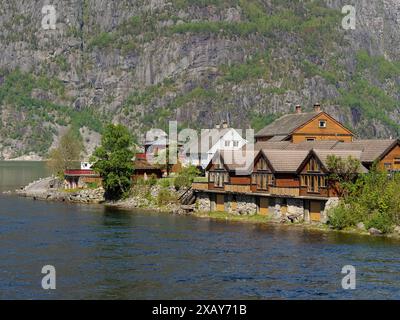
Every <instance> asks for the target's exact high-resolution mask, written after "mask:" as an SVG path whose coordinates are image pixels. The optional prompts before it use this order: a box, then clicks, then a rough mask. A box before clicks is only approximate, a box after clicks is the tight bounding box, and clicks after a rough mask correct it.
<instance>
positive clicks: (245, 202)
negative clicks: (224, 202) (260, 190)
mask: <svg viewBox="0 0 400 320" xmlns="http://www.w3.org/2000/svg"><path fill="white" fill-rule="evenodd" d="M236 202H237V212H238V213H239V214H244V215H254V214H257V204H256V199H255V197H253V196H246V195H237V196H236Z"/></svg>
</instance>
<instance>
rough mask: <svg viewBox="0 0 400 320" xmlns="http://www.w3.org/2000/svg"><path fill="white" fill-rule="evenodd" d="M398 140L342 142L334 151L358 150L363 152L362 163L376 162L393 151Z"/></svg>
mask: <svg viewBox="0 0 400 320" xmlns="http://www.w3.org/2000/svg"><path fill="white" fill-rule="evenodd" d="M398 142H399V141H398V140H356V141H353V142H340V143H338V144H337V145H336V146H335V147H334V150H358V151H362V155H361V161H362V162H369V163H371V162H374V161H375V160H377V159H380V158H381V157H382V156H383V155H384V154H385V152H386V151H388V150H389V149H391V148H392V147H393V146H394V145H395V144H396V143H398Z"/></svg>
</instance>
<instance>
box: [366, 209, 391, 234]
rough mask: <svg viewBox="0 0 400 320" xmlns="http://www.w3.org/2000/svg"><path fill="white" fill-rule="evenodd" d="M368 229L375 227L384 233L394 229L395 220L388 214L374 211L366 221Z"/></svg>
mask: <svg viewBox="0 0 400 320" xmlns="http://www.w3.org/2000/svg"><path fill="white" fill-rule="evenodd" d="M365 226H366V228H367V229H370V228H375V229H378V230H380V231H382V232H383V233H390V232H391V231H393V222H392V220H391V219H390V217H389V216H388V215H387V214H384V213H380V212H374V213H373V214H372V216H371V217H370V218H369V220H368V221H366V222H365Z"/></svg>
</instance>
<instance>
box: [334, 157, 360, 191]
mask: <svg viewBox="0 0 400 320" xmlns="http://www.w3.org/2000/svg"><path fill="white" fill-rule="evenodd" d="M326 163H327V167H328V170H329V171H330V172H331V175H330V177H329V178H330V179H329V180H330V184H331V186H332V187H333V188H334V189H335V191H336V192H337V194H338V195H339V196H340V197H342V196H344V195H345V194H346V193H348V192H349V191H350V189H351V188H352V186H353V182H354V181H355V180H356V178H357V176H358V175H359V173H360V170H361V162H360V161H359V160H358V159H356V158H353V157H352V156H349V157H347V159H343V158H341V157H337V156H335V155H329V156H328V158H327V160H326Z"/></svg>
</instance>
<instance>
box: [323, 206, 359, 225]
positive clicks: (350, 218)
mask: <svg viewBox="0 0 400 320" xmlns="http://www.w3.org/2000/svg"><path fill="white" fill-rule="evenodd" d="M355 224H356V222H355V221H354V215H353V214H352V212H351V210H350V209H349V207H346V205H345V204H344V203H341V204H340V205H339V206H338V207H336V208H334V209H332V211H331V212H330V213H329V225H330V226H331V227H332V228H334V229H337V230H343V229H345V228H347V227H351V226H354V225H355Z"/></svg>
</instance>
